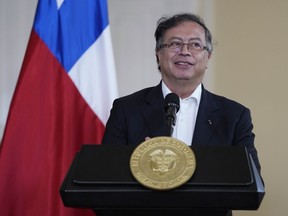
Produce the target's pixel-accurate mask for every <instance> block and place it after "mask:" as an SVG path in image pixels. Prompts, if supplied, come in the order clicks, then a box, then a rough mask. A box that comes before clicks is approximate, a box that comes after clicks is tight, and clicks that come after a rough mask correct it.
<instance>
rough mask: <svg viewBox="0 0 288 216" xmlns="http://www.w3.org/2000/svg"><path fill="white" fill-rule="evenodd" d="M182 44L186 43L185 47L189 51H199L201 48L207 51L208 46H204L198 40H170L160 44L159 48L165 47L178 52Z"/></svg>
mask: <svg viewBox="0 0 288 216" xmlns="http://www.w3.org/2000/svg"><path fill="white" fill-rule="evenodd" d="M184 45H187V49H188V51H189V52H191V53H200V52H202V51H203V50H207V51H209V48H208V47H206V46H204V45H203V44H201V43H199V42H190V43H183V42H180V41H172V42H170V43H168V44H161V45H160V46H159V48H160V49H162V48H164V47H167V48H168V49H169V50H170V51H172V52H175V53H179V52H180V51H181V50H182V48H183V46H184Z"/></svg>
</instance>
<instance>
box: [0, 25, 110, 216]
mask: <svg viewBox="0 0 288 216" xmlns="http://www.w3.org/2000/svg"><path fill="white" fill-rule="evenodd" d="M104 129H105V127H104V125H103V124H102V123H101V121H100V120H99V119H98V117H97V116H96V115H95V113H94V112H93V111H92V110H91V109H90V107H89V106H88V105H87V103H86V102H85V101H84V100H83V98H82V97H81V95H80V94H79V92H78V90H77V89H76V88H75V86H74V84H73V83H72V81H71V80H70V78H69V76H68V75H67V73H66V72H65V71H64V70H63V68H62V66H61V65H60V64H59V63H58V62H57V60H56V59H55V58H54V56H53V55H52V54H51V52H50V51H49V50H48V48H47V46H46V45H45V44H44V43H43V42H42V40H41V39H40V38H39V37H38V35H37V34H36V33H35V32H34V31H32V33H31V37H30V41H29V44H28V48H27V52H26V55H25V59H24V62H23V67H22V70H21V73H20V77H19V80H18V83H17V87H16V90H15V93H14V96H13V100H12V103H11V107H10V112H9V115H8V120H7V124H6V129H5V132H4V136H3V141H2V145H1V151H0V191H1V194H0V209H1V215H2V216H8V215H9V216H10V215H21V216H36V215H37V216H38V215H41V216H56V215H69V216H72V215H81V216H83V215H94V214H93V212H92V211H90V210H76V209H72V208H65V207H64V206H63V203H62V200H61V197H60V194H59V188H60V186H61V183H62V181H63V179H64V176H65V174H66V172H67V171H68V168H69V165H70V163H71V162H72V159H73V158H74V156H75V154H76V152H77V151H78V150H79V149H80V146H81V144H97V143H100V142H101V139H102V135H103V133H104Z"/></svg>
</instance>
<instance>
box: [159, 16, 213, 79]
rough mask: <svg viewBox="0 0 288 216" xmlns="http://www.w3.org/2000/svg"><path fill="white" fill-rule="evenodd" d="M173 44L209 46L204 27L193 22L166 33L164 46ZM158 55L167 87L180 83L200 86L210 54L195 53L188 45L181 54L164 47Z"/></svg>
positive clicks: (180, 51) (204, 52) (205, 52)
mask: <svg viewBox="0 0 288 216" xmlns="http://www.w3.org/2000/svg"><path fill="white" fill-rule="evenodd" d="M171 42H183V43H191V42H197V43H200V44H202V45H203V46H207V44H206V42H205V31H204V29H203V27H202V26H200V25H199V24H197V23H195V22H191V21H186V22H183V23H181V24H179V25H178V26H176V27H173V28H171V29H168V30H167V31H166V33H165V35H164V40H163V44H170V43H171ZM156 54H157V56H158V59H159V65H160V67H161V74H162V78H163V80H164V82H165V83H166V84H167V85H173V83H175V82H179V81H180V82H181V83H183V84H184V83H192V84H193V85H197V84H200V83H201V82H202V80H203V76H204V73H205V69H206V68H207V64H208V60H209V58H210V54H209V53H208V52H207V51H206V50H202V51H200V52H197V53H194V52H191V51H189V50H188V47H187V45H184V46H182V49H180V50H179V52H175V51H173V50H171V49H169V48H168V47H163V48H161V49H160V50H158V51H157V53H156Z"/></svg>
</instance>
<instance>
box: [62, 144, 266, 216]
mask: <svg viewBox="0 0 288 216" xmlns="http://www.w3.org/2000/svg"><path fill="white" fill-rule="evenodd" d="M134 149H135V146H117V145H83V146H82V148H81V150H80V152H79V153H78V154H77V155H76V156H75V158H74V161H73V163H72V165H71V167H70V169H69V171H68V173H67V175H66V177H65V179H64V181H63V183H62V186H61V188H60V194H61V197H62V200H63V203H64V205H65V206H67V207H74V208H91V209H93V210H94V211H95V213H96V214H97V215H98V216H100V215H104V216H106V215H107V216H112V215H125V216H129V215H131V216H132V215H133V216H135V215H136V216H141V215H149V216H151V215H152V216H154V215H155V216H156V215H160V216H161V215H165V216H170V215H173V216H175V215H179V216H186V215H187V216H188V215H189V216H191V215H192V216H194V215H195V216H198V215H199V216H202V215H212V214H213V216H217V215H219V216H220V215H221V216H222V215H223V212H226V211H227V210H257V209H258V208H259V206H260V204H261V202H262V199H263V197H264V194H265V190H264V186H263V182H262V179H261V177H260V175H259V173H258V171H257V169H256V168H255V165H254V163H253V160H252V159H251V157H250V156H249V155H248V154H247V151H246V149H245V148H244V147H211V146H210V147H208V146H205V147H204V146H203V147H200V146H199V147H196V146H195V147H192V149H193V151H194V154H195V157H196V170H195V173H194V175H193V176H192V178H191V179H190V180H189V181H188V182H187V183H186V184H184V185H182V186H180V187H178V188H176V189H174V190H169V191H155V190H151V189H148V188H146V187H144V186H142V185H140V184H139V183H138V182H137V181H136V180H135V179H134V178H133V176H132V174H131V172H130V167H129V161H130V156H131V154H132V152H133V150H134Z"/></svg>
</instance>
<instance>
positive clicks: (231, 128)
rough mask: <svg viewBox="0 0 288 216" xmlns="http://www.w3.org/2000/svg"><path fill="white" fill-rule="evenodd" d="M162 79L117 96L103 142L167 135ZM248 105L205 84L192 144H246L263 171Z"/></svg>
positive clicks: (128, 142) (130, 141) (135, 141)
mask: <svg viewBox="0 0 288 216" xmlns="http://www.w3.org/2000/svg"><path fill="white" fill-rule="evenodd" d="M165 116H166V113H165V111H164V97H163V93H162V89H161V83H160V84H159V85H157V86H155V87H150V88H146V89H143V90H140V91H138V92H136V93H134V94H131V95H128V96H125V97H122V98H119V99H116V100H115V101H114V103H113V108H112V109H111V113H110V117H109V120H108V122H107V124H106V131H105V134H104V137H103V140H102V143H104V144H125V145H138V144H140V143H142V142H143V141H144V140H145V137H151V138H153V137H156V136H168V134H169V128H168V126H167V124H166V121H165ZM252 129H253V124H252V121H251V115H250V111H249V109H247V108H246V107H244V106H242V105H241V104H239V103H237V102H235V101H232V100H229V99H227V98H224V97H221V96H218V95H215V94H212V93H211V92H209V91H207V90H206V89H205V88H204V87H203V86H202V96H201V102H200V105H199V110H198V115H197V119H196V125H195V131H194V136H193V141H192V145H193V146H195V145H221V146H223V145H224V146H234V145H243V146H246V147H247V150H248V152H249V153H250V154H251V155H252V158H253V159H254V162H255V165H256V167H257V168H258V170H259V171H260V164H259V160H258V157H257V151H256V149H255V147H254V138H255V135H254V134H253V132H252Z"/></svg>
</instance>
